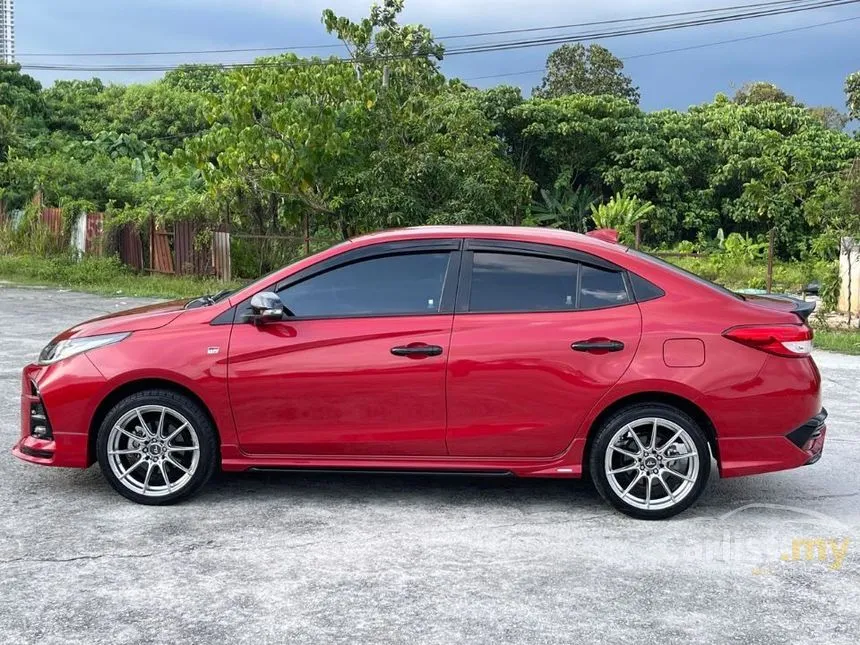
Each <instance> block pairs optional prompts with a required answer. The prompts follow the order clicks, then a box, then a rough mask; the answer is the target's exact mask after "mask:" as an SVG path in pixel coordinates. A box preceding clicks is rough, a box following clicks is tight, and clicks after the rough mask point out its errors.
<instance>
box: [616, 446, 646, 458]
mask: <svg viewBox="0 0 860 645" xmlns="http://www.w3.org/2000/svg"><path fill="white" fill-rule="evenodd" d="M609 448H610V449H611V450H614V451H615V452H620V453H621V454H622V455H624V456H625V457H630V458H631V459H636V458H637V457H638V456H639V455H637V454H636V453H635V452H630V451H629V450H624V448H619V447H618V446H609Z"/></svg>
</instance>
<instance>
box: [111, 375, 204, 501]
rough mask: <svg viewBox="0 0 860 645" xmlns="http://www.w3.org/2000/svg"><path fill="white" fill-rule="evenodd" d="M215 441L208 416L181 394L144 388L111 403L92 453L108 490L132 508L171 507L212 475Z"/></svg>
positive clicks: (194, 491) (192, 492)
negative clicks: (128, 501)
mask: <svg viewBox="0 0 860 645" xmlns="http://www.w3.org/2000/svg"><path fill="white" fill-rule="evenodd" d="M217 446H218V437H217V434H216V431H215V428H214V427H213V425H212V422H211V421H210V420H209V417H208V415H207V414H206V413H205V412H204V411H203V410H202V409H201V408H200V406H199V405H198V404H197V403H196V402H195V401H192V400H191V399H189V398H188V397H186V396H183V395H181V394H178V393H176V392H172V391H170V390H145V391H142V392H137V393H135V394H132V395H130V396H127V397H126V398H124V399H123V400H122V401H120V402H119V403H117V404H116V405H115V406H114V407H113V408H112V409H111V410H110V411H109V412H108V413H107V415H106V416H105V418H104V420H103V421H102V423H101V425H100V427H99V431H98V436H97V437H96V453H97V456H98V462H99V466H100V468H101V471H102V474H104V476H105V478H106V479H107V480H108V483H110V485H111V486H113V488H114V490H116V491H117V492H118V493H119V494H120V495H122V496H124V497H127V498H128V499H130V500H132V501H133V502H137V503H138V504H149V505H164V504H172V503H174V502H177V501H179V500H181V499H184V498H186V497H189V496H191V495H193V494H194V493H196V492H197V491H198V490H199V489H200V488H201V487H202V486H203V485H204V484H205V483H206V482H207V481H209V478H210V477H211V476H212V473H213V472H214V470H215V466H216V461H217V455H218V449H217Z"/></svg>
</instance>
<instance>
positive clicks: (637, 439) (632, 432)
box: [627, 426, 645, 454]
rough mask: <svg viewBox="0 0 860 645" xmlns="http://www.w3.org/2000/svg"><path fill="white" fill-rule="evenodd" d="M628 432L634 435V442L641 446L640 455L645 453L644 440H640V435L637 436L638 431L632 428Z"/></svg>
mask: <svg viewBox="0 0 860 645" xmlns="http://www.w3.org/2000/svg"><path fill="white" fill-rule="evenodd" d="M627 432H628V433H629V434H632V435H633V440H634V441H635V442H636V445H637V446H639V453H640V454H641V453H643V452H645V444H643V443H642V440H641V439H640V438H639V435H638V434H636V431H635V430H634V429H633V428H631V427H630V426H628V427H627Z"/></svg>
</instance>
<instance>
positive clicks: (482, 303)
mask: <svg viewBox="0 0 860 645" xmlns="http://www.w3.org/2000/svg"><path fill="white" fill-rule="evenodd" d="M578 268H579V265H578V264H577V263H576V262H569V261H567V260H559V259H555V258H546V257H536V256H531V255H515V254H512V253H484V252H476V253H475V255H474V258H473V260H472V285H471V292H470V299H469V311H475V312H490V311H564V310H565V309H575V308H576V275H577V270H578Z"/></svg>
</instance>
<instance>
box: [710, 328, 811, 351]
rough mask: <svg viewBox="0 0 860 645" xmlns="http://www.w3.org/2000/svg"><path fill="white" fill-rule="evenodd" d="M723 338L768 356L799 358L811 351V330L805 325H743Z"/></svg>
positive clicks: (729, 331)
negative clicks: (758, 350) (765, 353)
mask: <svg viewBox="0 0 860 645" xmlns="http://www.w3.org/2000/svg"><path fill="white" fill-rule="evenodd" d="M723 336H725V337H726V338H728V339H729V340H733V341H735V342H736V343H740V344H741V345H746V346H747V347H752V348H754V349H760V350H761V351H763V352H767V353H768V354H776V355H777V356H791V357H794V358H800V357H803V356H809V353H810V352H811V351H812V329H810V328H809V327H807V326H806V325H744V326H741V327H732V328H731V329H727V330H726V331H724V332H723Z"/></svg>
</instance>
